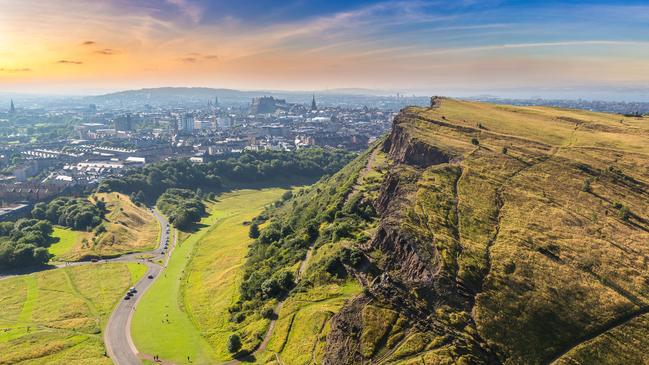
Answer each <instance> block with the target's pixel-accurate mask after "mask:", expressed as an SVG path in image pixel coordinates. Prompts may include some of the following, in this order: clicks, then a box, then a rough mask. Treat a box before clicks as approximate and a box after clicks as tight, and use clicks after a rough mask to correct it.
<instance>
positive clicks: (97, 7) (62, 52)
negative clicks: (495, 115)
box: [0, 0, 649, 94]
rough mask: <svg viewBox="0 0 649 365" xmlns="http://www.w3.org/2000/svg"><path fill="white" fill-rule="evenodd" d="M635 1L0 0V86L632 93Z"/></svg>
mask: <svg viewBox="0 0 649 365" xmlns="http://www.w3.org/2000/svg"><path fill="white" fill-rule="evenodd" d="M648 59H649V3H648V2H646V1H611V0H609V1H551V0H549V1H535V0H531V1H497V0H493V1H492V0H484V1H481V0H455V1H424V0H412V1H410V0H397V1H370V0H366V1H337V0H333V1H332V0H330V1H320V0H313V1H307V0H284V1H279V0H259V1H246V0H238V1H231V0H228V1H225V0H212V1H208V0H166V1H153V0H139V1H134V0H133V1H128V0H109V1H100V0H66V1H63V0H48V1H41V0H0V91H5V92H6V91H9V92H11V91H19V92H33V93H39V92H44V93H59V94H60V93H77V94H83V93H96V92H101V91H111V90H122V89H132V88H136V89H139V88H144V87H157V86H207V87H223V88H236V89H267V90H271V89H272V90H323V89H333V88H369V89H380V90H390V91H401V92H407V93H410V92H412V93H417V94H422V93H427V92H431V91H435V92H439V93H442V94H444V91H449V92H450V91H451V90H452V91H454V92H464V93H467V94H490V93H493V92H495V91H497V90H582V89H583V90H587V89H591V90H594V89H597V90H617V89H642V88H645V87H646V86H645V85H647V83H648V82H649V62H647V60H648Z"/></svg>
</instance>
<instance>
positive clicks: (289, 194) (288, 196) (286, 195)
mask: <svg viewBox="0 0 649 365" xmlns="http://www.w3.org/2000/svg"><path fill="white" fill-rule="evenodd" d="M292 197H293V192H292V191H290V190H289V191H287V192H285V193H284V194H282V200H285V201H286V200H289V199H291V198H292Z"/></svg>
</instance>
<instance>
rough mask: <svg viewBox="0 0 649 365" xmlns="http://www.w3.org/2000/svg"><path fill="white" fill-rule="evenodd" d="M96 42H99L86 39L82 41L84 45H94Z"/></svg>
mask: <svg viewBox="0 0 649 365" xmlns="http://www.w3.org/2000/svg"><path fill="white" fill-rule="evenodd" d="M95 44H97V42H95V41H85V42H83V43H81V45H82V46H92V45H95Z"/></svg>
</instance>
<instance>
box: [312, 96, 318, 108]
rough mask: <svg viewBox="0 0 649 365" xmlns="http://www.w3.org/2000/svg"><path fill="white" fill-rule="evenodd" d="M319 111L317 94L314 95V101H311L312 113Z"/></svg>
mask: <svg viewBox="0 0 649 365" xmlns="http://www.w3.org/2000/svg"><path fill="white" fill-rule="evenodd" d="M316 110H318V106H317V105H316V103H315V94H313V100H311V111H316Z"/></svg>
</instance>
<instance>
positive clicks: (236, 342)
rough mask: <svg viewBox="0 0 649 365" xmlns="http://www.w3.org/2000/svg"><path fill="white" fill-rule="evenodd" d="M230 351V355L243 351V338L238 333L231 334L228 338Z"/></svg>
mask: <svg viewBox="0 0 649 365" xmlns="http://www.w3.org/2000/svg"><path fill="white" fill-rule="evenodd" d="M227 346H228V351H229V352H230V353H235V352H237V351H239V350H240V349H241V338H239V335H237V334H236V333H233V334H231V335H230V336H229V337H228V343H227Z"/></svg>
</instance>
